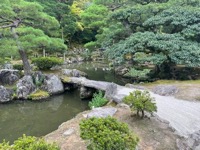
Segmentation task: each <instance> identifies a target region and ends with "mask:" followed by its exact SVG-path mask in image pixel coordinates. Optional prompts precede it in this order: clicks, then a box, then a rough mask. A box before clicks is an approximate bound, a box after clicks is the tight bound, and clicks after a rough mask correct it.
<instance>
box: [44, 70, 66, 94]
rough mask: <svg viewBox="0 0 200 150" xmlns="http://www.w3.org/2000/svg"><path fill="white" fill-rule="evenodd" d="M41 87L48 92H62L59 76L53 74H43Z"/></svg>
mask: <svg viewBox="0 0 200 150" xmlns="http://www.w3.org/2000/svg"><path fill="white" fill-rule="evenodd" d="M41 89H43V90H45V91H47V92H48V93H49V94H59V93H62V92H64V87H63V84H62V82H61V80H60V78H59V77H58V76H56V75H54V74H48V75H45V79H44V81H43V85H42V86H41Z"/></svg>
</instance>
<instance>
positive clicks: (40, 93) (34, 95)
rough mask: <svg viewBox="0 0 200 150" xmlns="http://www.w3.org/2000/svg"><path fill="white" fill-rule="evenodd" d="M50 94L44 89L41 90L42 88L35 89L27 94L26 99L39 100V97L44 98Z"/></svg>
mask: <svg viewBox="0 0 200 150" xmlns="http://www.w3.org/2000/svg"><path fill="white" fill-rule="evenodd" d="M49 96H50V95H49V93H48V92H46V91H42V90H37V91H36V92H34V93H32V94H30V95H29V96H28V99H30V100H41V99H45V98H48V97H49Z"/></svg>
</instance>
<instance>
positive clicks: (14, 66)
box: [13, 64, 24, 70]
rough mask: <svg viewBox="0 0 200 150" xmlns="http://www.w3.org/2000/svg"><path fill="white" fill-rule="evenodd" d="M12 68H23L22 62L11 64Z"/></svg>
mask: <svg viewBox="0 0 200 150" xmlns="http://www.w3.org/2000/svg"><path fill="white" fill-rule="evenodd" d="M13 69H17V70H23V69H24V68H23V64H14V65H13Z"/></svg>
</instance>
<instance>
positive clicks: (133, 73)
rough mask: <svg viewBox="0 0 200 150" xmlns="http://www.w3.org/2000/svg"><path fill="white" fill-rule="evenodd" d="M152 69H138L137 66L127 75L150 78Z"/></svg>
mask: <svg viewBox="0 0 200 150" xmlns="http://www.w3.org/2000/svg"><path fill="white" fill-rule="evenodd" d="M150 71H151V70H150V69H143V70H137V69H135V68H131V69H130V70H129V71H128V72H127V73H126V74H125V76H129V77H133V78H136V79H146V78H148V74H149V73H150Z"/></svg>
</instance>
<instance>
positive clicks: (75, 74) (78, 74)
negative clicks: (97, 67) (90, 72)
mask: <svg viewBox="0 0 200 150" xmlns="http://www.w3.org/2000/svg"><path fill="white" fill-rule="evenodd" d="M62 73H63V75H66V76H68V77H87V74H86V73H85V72H82V71H80V70H77V69H63V70H62Z"/></svg>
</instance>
